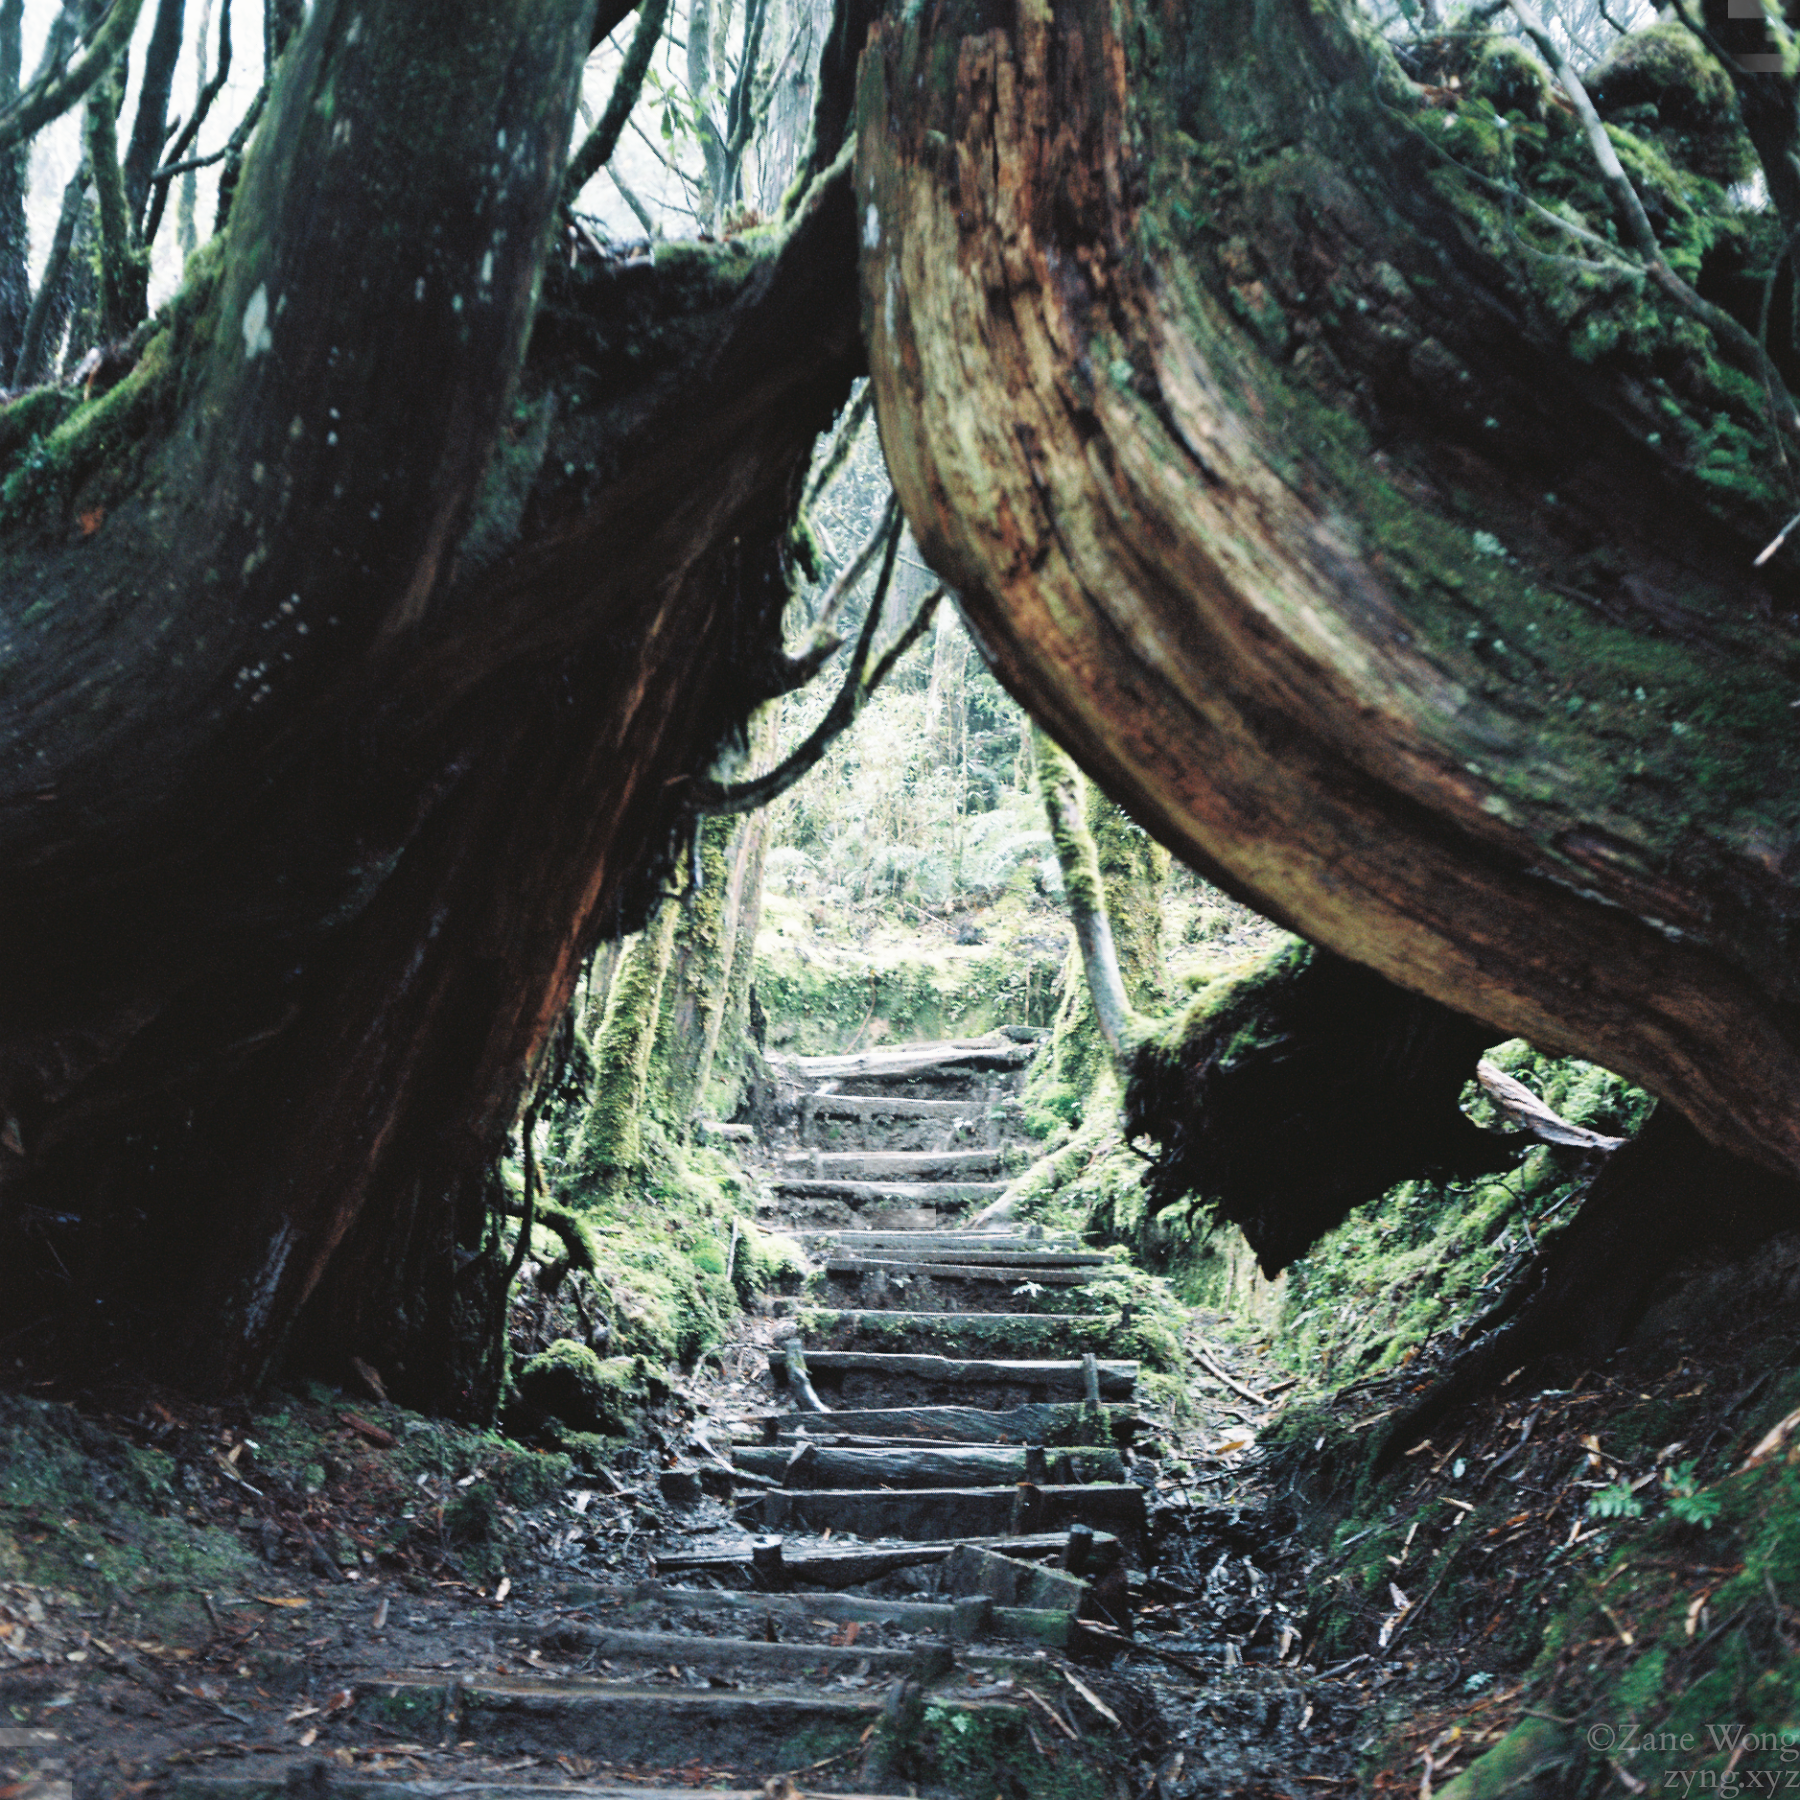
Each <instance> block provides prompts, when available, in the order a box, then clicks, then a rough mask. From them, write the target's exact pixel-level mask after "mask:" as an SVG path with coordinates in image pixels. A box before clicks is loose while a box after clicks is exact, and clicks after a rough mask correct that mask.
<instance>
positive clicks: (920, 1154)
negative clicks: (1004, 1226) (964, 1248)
mask: <svg viewBox="0 0 1800 1800" xmlns="http://www.w3.org/2000/svg"><path fill="white" fill-rule="evenodd" d="M1023 1161H1024V1158H1023V1157H1022V1155H1021V1154H1020V1153H1019V1152H1018V1151H1016V1150H1007V1149H1004V1148H1001V1147H999V1146H994V1147H989V1148H983V1149H976V1150H806V1151H800V1152H796V1153H795V1154H793V1155H791V1156H789V1157H788V1159H787V1162H786V1165H785V1167H784V1168H783V1169H782V1174H783V1176H784V1177H785V1176H788V1175H792V1176H795V1177H797V1178H799V1179H800V1180H806V1181H873V1182H892V1181H904V1182H907V1183H908V1184H911V1183H913V1182H918V1181H980V1180H982V1179H983V1178H984V1177H988V1176H993V1175H1001V1174H1004V1173H1005V1172H1006V1170H1007V1169H1008V1168H1010V1167H1016V1166H1018V1165H1019V1164H1021V1163H1022V1162H1023Z"/></svg>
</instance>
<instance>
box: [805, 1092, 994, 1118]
mask: <svg viewBox="0 0 1800 1800" xmlns="http://www.w3.org/2000/svg"><path fill="white" fill-rule="evenodd" d="M1015 1104H1016V1103H1015ZM794 1106H795V1110H796V1111H798V1112H799V1113H801V1114H802V1115H803V1116H808V1117H811V1118H815V1119H946V1120H952V1121H954V1120H957V1119H983V1120H984V1119H986V1118H987V1117H988V1115H989V1113H990V1112H991V1111H992V1108H991V1107H990V1105H989V1103H988V1102H987V1101H985V1100H908V1099H904V1098H902V1097H901V1096H899V1095H895V1096H894V1097H892V1098H891V1099H890V1098H889V1097H888V1096H887V1095H886V1094H802V1095H801V1096H800V1098H799V1099H798V1100H796V1101H795V1102H794Z"/></svg>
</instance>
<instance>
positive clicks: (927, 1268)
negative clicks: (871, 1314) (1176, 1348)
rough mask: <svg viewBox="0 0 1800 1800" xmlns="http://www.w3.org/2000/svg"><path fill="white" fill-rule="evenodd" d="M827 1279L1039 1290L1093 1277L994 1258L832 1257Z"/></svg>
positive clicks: (1083, 1282) (1077, 1271) (1083, 1284)
mask: <svg viewBox="0 0 1800 1800" xmlns="http://www.w3.org/2000/svg"><path fill="white" fill-rule="evenodd" d="M825 1272H826V1273H827V1274H828V1275H904V1276H906V1277H908V1278H909V1279H918V1280H925V1281H987V1282H1014V1283H1017V1282H1020V1281H1027V1280H1029V1281H1035V1282H1036V1283H1037V1284H1038V1286H1039V1287H1086V1286H1087V1284H1088V1283H1089V1282H1090V1281H1091V1280H1093V1276H1092V1275H1091V1274H1090V1273H1088V1272H1087V1271H1086V1270H1083V1269H1068V1268H1059V1267H1057V1266H1055V1265H1054V1264H1052V1265H1050V1266H1045V1265H1043V1264H1038V1263H1031V1262H1012V1261H1010V1260H1002V1259H1001V1258H999V1257H992V1258H990V1259H988V1260H987V1261H985V1262H981V1263H953V1262H935V1261H926V1260H924V1259H921V1260H920V1261H918V1262H901V1261H899V1260H897V1259H891V1258H888V1257H875V1256H833V1257H830V1258H828V1259H827V1261H826V1264H825Z"/></svg>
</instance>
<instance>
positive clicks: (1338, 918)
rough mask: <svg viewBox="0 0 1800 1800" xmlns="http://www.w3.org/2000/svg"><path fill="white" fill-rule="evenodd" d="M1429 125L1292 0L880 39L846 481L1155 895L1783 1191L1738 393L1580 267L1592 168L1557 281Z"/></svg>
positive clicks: (1343, 36)
mask: <svg viewBox="0 0 1800 1800" xmlns="http://www.w3.org/2000/svg"><path fill="white" fill-rule="evenodd" d="M1443 95H1444V91H1443V90H1441V89H1440V90H1438V91H1437V92H1436V93H1434V92H1433V91H1432V90H1431V88H1430V87H1429V86H1428V85H1421V84H1418V83H1415V82H1413V81H1411V80H1409V79H1408V78H1407V76H1406V75H1405V74H1404V72H1403V71H1402V69H1401V68H1400V66H1399V65H1398V64H1397V63H1396V61H1395V60H1394V57H1393V55H1392V53H1391V52H1390V51H1389V50H1388V49H1387V48H1386V47H1385V46H1383V45H1382V44H1380V43H1379V42H1378V41H1376V40H1375V39H1373V38H1372V37H1371V36H1370V35H1369V34H1368V33H1367V32H1365V31H1364V30H1363V29H1362V28H1361V27H1360V26H1359V25H1358V24H1357V22H1356V20H1355V18H1354V17H1353V14H1352V9H1351V8H1349V7H1348V6H1345V5H1341V4H1339V5H1325V6H1321V5H1316V4H1312V3H1311V0H1255V3H1253V4H1237V3H1231V0H1190V3H1189V4H1186V5H1155V4H1149V3H1148V0H1142V3H1132V0H1127V3H1126V4H1123V5H1120V6H1116V7H1112V8H1110V9H1104V10H1102V9H1093V8H1087V7H1078V6H1073V5H1068V6H1062V5H1046V6H1024V5H1022V6H1020V7H1019V8H1018V9H1017V10H1016V13H1015V11H1014V9H1012V8H992V7H988V8H951V7H944V6H940V7H928V8H923V9H911V10H910V11H909V12H908V14H907V15H906V17H905V19H904V20H900V19H894V20H889V21H887V22H885V23H884V24H883V25H882V27H881V28H880V30H879V32H878V34H877V36H876V38H875V40H874V42H873V45H872V48H871V51H870V53H869V54H868V56H867V57H866V58H865V60H864V64H863V71H862V87H861V91H860V96H859V105H858V117H859V121H860V133H861V135H860V144H859V152H858V163H857V202H858V208H859V214H860V216H861V222H862V243H863V245H864V249H863V291H864V326H865V332H866V335H867V338H868V345H869V356H870V365H871V373H872V378H873V382H874V386H875V389H876V394H877V405H878V409H879V414H880V420H881V429H882V440H883V444H884V447H885V449H886V451H887V456H888V462H889V466H890V469H891V471H892V474H893V478H894V481H895V484H896V487H897V489H898V491H899V493H900V495H901V499H902V502H903V504H904V506H905V508H906V511H907V516H908V518H909V520H910V522H911V523H912V525H913V529H914V531H915V533H916V534H917V536H918V539H919V541H920V544H921V546H922V547H923V548H924V550H925V552H926V554H927V556H928V557H929V558H930V559H931V560H932V561H933V563H934V565H935V566H936V567H937V568H938V569H939V570H940V572H941V573H942V574H943V575H944V576H945V578H946V579H947V580H948V581H949V582H950V583H951V585H952V586H953V587H954V588H955V590H956V591H957V592H958V594H959V595H960V598H961V601H962V604H963V606H964V608H965V610H966V612H967V614H968V616H969V618H970V620H971V623H972V626H973V628H974V630H975V631H976V633H977V635H978V637H979V639H980V641H981V642H982V643H983V644H984V645H985V646H986V648H987V650H988V652H989V654H990V656H991V657H992V659H993V660H994V662H995V664H996V667H997V669H998V671H999V672H1000V673H1001V675H1002V678H1003V679H1004V680H1005V681H1006V682H1007V684H1008V685H1009V686H1010V687H1011V688H1012V689H1013V690H1014V692H1015V693H1016V694H1017V695H1018V696H1019V697H1020V698H1021V699H1022V700H1023V701H1024V702H1025V704H1026V705H1027V706H1028V707H1029V708H1030V709H1031V710H1032V711H1033V712H1034V713H1035V714H1036V715H1037V716H1038V717H1040V718H1041V719H1044V720H1046V721H1048V722H1049V724H1050V725H1051V727H1052V729H1053V730H1054V731H1055V732H1056V734H1057V735H1058V736H1059V737H1060V738H1061V739H1062V740H1063V741H1064V742H1065V743H1066V744H1068V745H1069V746H1070V747H1071V748H1072V749H1073V750H1074V751H1075V752H1076V753H1077V754H1078V755H1079V756H1080V758H1081V760H1082V761H1083V762H1084V763H1085V764H1086V765H1087V766H1088V767H1089V769H1090V770H1091V771H1092V772H1093V773H1095V774H1096V775H1097V776H1098V777H1099V778H1100V779H1101V780H1102V781H1103V783H1104V784H1105V785H1106V786H1107V787H1108V788H1109V789H1110V790H1111V791H1112V792H1113V793H1114V794H1115V795H1117V796H1118V797H1120V798H1121V799H1122V800H1124V801H1125V802H1126V803H1127V804H1128V805H1129V806H1130V808H1131V810H1132V811H1133V813H1134V814H1135V815H1136V816H1137V817H1138V818H1139V819H1140V820H1142V821H1143V822H1144V823H1145V824H1146V825H1148V826H1149V827H1150V828H1151V829H1152V830H1154V831H1155V832H1156V833H1157V834H1158V835H1159V836H1160V837H1162V839H1163V840H1164V841H1165V842H1166V843H1168V844H1169V845H1170V846H1171V847H1172V848H1174V849H1175V850H1177V851H1178V852H1179V853H1180V854H1182V855H1183V856H1184V857H1186V858H1187V859H1188V860H1189V861H1190V862H1192V863H1194V864H1195V865H1196V866H1197V867H1199V868H1201V869H1202V870H1204V871H1206V872H1207V873H1209V874H1210V875H1212V876H1213V877H1214V878H1215V879H1217V880H1219V881H1220V882H1221V883H1222V885H1224V886H1226V887H1227V888H1229V889H1230V890H1231V891H1233V892H1235V893H1237V894H1238V895H1240V896H1242V897H1244V898H1246V899H1248V900H1250V901H1251V902H1252V903H1253V904H1255V905H1256V906H1257V907H1258V908H1259V909H1261V910H1262V911H1264V912H1266V913H1269V914H1270V915H1272V916H1274V917H1276V918H1278V919H1281V920H1282V921H1283V922H1285V923H1288V924H1290V925H1292V926H1293V927H1294V928H1295V929H1296V930H1299V931H1301V932H1302V933H1303V934H1305V935H1306V936H1308V937H1310V938H1312V939H1314V940H1316V941H1317V942H1319V943H1321V944H1324V945H1326V946H1329V947H1330V948H1332V949H1334V950H1337V951H1339V952H1341V953H1342V954H1344V955H1346V956H1348V957H1351V958H1352V959H1354V960H1356V961H1358V962H1361V963H1364V964H1366V965H1367V966H1369V967H1371V968H1374V969H1376V970H1378V971H1379V972H1381V973H1382V974H1384V975H1386V976H1388V977H1389V978H1390V979H1391V980H1393V981H1395V982H1396V983H1398V984H1399V985H1401V986H1403V987H1406V988H1410V989H1413V990H1415V991H1417V992H1422V993H1425V994H1429V995H1431V996H1433V997H1434V998H1436V999H1438V1000H1441V1001H1444V1002H1446V1003H1447V1004H1449V1005H1451V1006H1453V1007H1455V1008H1456V1009H1458V1010H1459V1011H1461V1012H1464V1013H1467V1014H1469V1015H1472V1016H1474V1017H1476V1018H1479V1019H1482V1020H1484V1021H1487V1022H1488V1023H1490V1024H1492V1025H1495V1026H1497V1027H1500V1028H1502V1029H1503V1030H1504V1031H1506V1032H1508V1033H1518V1034H1521V1035H1524V1036H1528V1037H1530V1038H1532V1039H1533V1040H1534V1041H1536V1042H1538V1043H1540V1044H1543V1045H1546V1046H1550V1047H1556V1048H1561V1049H1566V1050H1571V1051H1578V1052H1580V1053H1582V1054H1585V1055H1587V1056H1590V1057H1592V1058H1593V1059H1595V1060H1597V1061H1600V1062H1602V1063H1605V1064H1606V1065H1607V1066H1609V1067H1611V1068H1614V1069H1617V1070H1619V1071H1621V1072H1623V1073H1626V1074H1629V1075H1630V1076H1632V1077H1633V1078H1634V1079H1636V1080H1638V1081H1640V1082H1642V1083H1643V1084H1644V1085H1645V1086H1647V1087H1649V1088H1650V1089H1652V1090H1653V1091H1654V1092H1656V1093H1658V1094H1660V1095H1663V1096H1665V1097H1667V1098H1668V1099H1670V1100H1671V1101H1673V1102H1674V1103H1675V1104H1676V1105H1678V1106H1679V1107H1680V1108H1681V1109H1682V1111H1684V1112H1685V1113H1686V1114H1687V1115H1688V1116H1689V1117H1690V1118H1691V1119H1693V1120H1694V1121H1695V1123H1696V1124H1698V1125H1699V1126H1700V1127H1701V1129H1702V1130H1703V1131H1704V1132H1705V1133H1706V1134H1707V1135H1708V1136H1709V1137H1711V1138H1712V1139H1713V1140H1714V1141H1715V1142H1716V1143H1718V1144H1719V1145H1721V1146H1724V1147H1726V1148H1728V1149H1730V1150H1732V1151H1734V1152H1736V1153H1738V1154H1742V1155H1746V1156H1749V1157H1752V1158H1754V1159H1756V1160H1758V1161H1760V1162H1762V1163H1764V1164H1765V1165H1767V1166H1769V1167H1771V1168H1773V1169H1777V1170H1781V1171H1784V1172H1789V1173H1792V1172H1795V1171H1800V1017H1797V1015H1796V1012H1795V1002H1796V999H1800V984H1797V980H1796V967H1795V962H1794V958H1793V954H1792V947H1793V941H1794V940H1793V931H1794V924H1795V907H1796V893H1795V886H1794V876H1795V873H1796V872H1797V871H1800V780H1797V777H1800V761H1797V760H1796V750H1797V746H1796V744H1795V742H1794V738H1795V734H1794V731H1793V729H1792V724H1791V722H1792V719H1793V713H1792V711H1791V710H1790V708H1791V706H1792V705H1794V704H1796V703H1800V659H1797V657H1796V650H1797V648H1800V645H1797V643H1796V626H1797V625H1800V620H1797V619H1796V617H1795V609H1796V580H1795V565H1794V562H1793V558H1792V553H1791V551H1788V552H1784V553H1783V554H1781V555H1778V556H1777V557H1775V558H1774V559H1772V560H1771V561H1770V562H1769V563H1768V564H1766V565H1765V566H1763V567H1761V568H1760V569H1755V568H1753V567H1752V562H1753V559H1754V558H1755V556H1756V555H1757V552H1758V550H1759V549H1760V548H1761V547H1762V546H1763V545H1765V544H1767V543H1768V542H1769V541H1770V539H1771V538H1772V537H1773V536H1774V535H1775V533H1776V532H1777V530H1778V529H1779V528H1780V526H1781V524H1782V522H1783V519H1784V517H1785V516H1786V514H1787V513H1789V512H1791V511H1792V510H1793V507H1792V503H1791V500H1790V499H1789V496H1788V493H1787V490H1786V488H1785V487H1784V485H1783V480H1782V473H1781V471H1782V452H1781V451H1780V450H1778V449H1777V447H1776V446H1775V444H1774V443H1773V442H1772V439H1771V435H1770V431H1769V427H1768V424H1767V420H1766V415H1765V411H1764V399H1765V396H1763V395H1762V394H1761V393H1759V392H1758V390H1757V385H1756V384H1755V383H1754V382H1753V381H1751V380H1748V379H1746V372H1745V371H1743V370H1741V369H1739V368H1737V367H1735V366H1733V364H1732V362H1731V356H1732V354H1733V348H1732V346H1731V345H1730V344H1724V345H1721V343H1720V342H1719V340H1717V339H1716V338H1715V337H1714V336H1713V335H1712V334H1711V333H1709V332H1708V330H1707V329H1706V327H1705V326H1704V325H1702V324H1700V323H1699V322H1697V321H1696V320H1695V319H1694V318H1693V317H1692V315H1691V312H1689V311H1687V310H1684V309H1683V308H1682V307H1680V306H1679V305H1678V304H1677V303H1676V302H1675V301H1673V300H1671V299H1670V298H1669V296H1668V295H1667V294H1666V293H1664V292H1662V291H1660V290H1659V289H1658V288H1657V287H1656V286H1655V284H1654V283H1650V282H1646V281H1644V280H1642V279H1641V278H1639V277H1638V276H1637V275H1636V274H1635V273H1634V272H1632V271H1630V270H1629V269H1627V268H1626V267H1625V264H1626V263H1627V260H1628V259H1627V257H1626V255H1625V254H1624V253H1622V252H1618V251H1616V250H1613V249H1611V248H1610V247H1609V246H1610V245H1611V244H1612V243H1613V242H1614V235H1613V228H1612V224H1611V220H1610V217H1609V204H1608V200H1607V196H1606V191H1605V189H1604V186H1603V184H1602V182H1601V181H1600V178H1599V175H1598V173H1597V172H1589V174H1588V176H1587V178H1586V179H1587V186H1588V190H1589V195H1588V199H1587V214H1586V224H1585V225H1583V226H1582V227H1581V228H1582V229H1584V230H1586V231H1587V232H1588V234H1589V236H1590V237H1591V238H1592V239H1593V240H1594V242H1596V243H1598V244H1600V245H1601V246H1602V248H1603V249H1604V250H1605V257H1604V259H1603V258H1602V257H1601V255H1600V254H1599V253H1598V252H1595V251H1594V250H1593V249H1592V247H1591V246H1589V247H1587V248H1585V249H1584V248H1583V247H1582V246H1581V245H1580V244H1579V243H1578V242H1576V241H1574V240H1573V239H1572V238H1571V237H1570V235H1569V233H1568V232H1567V231H1565V230H1563V229H1562V228H1561V226H1559V225H1558V226H1546V225H1544V224H1543V222H1542V221H1537V220H1536V219H1535V215H1533V214H1531V213H1529V211H1528V210H1527V209H1526V208H1525V207H1523V206H1522V205H1520V206H1514V205H1513V204H1512V203H1511V201H1510V200H1509V199H1508V198H1507V194H1508V191H1509V189H1510V188H1511V187H1512V186H1514V185H1517V181H1518V179H1519V178H1518V177H1517V176H1516V174H1515V173H1514V172H1513V169H1512V165H1511V164H1510V163H1509V162H1508V158H1510V157H1513V156H1515V155H1516V154H1517V152H1516V150H1515V149H1514V148H1513V144H1514V143H1515V142H1516V141H1518V140H1520V139H1522V138H1523V137H1524V136H1525V132H1524V130H1523V129H1522V128H1521V126H1520V124H1519V123H1518V122H1516V121H1514V122H1509V123H1497V122H1496V121H1497V119H1498V117H1499V115H1498V114H1497V113H1496V110H1495V107H1494V106H1493V105H1492V104H1491V103H1488V104H1485V105H1484V104H1483V103H1482V102H1480V101H1478V100H1477V99H1476V97H1475V96H1474V95H1473V94H1472V93H1470V92H1468V91H1467V90H1466V89H1465V90H1464V91H1463V93H1462V98H1461V101H1460V106H1461V114H1460V119H1459V115H1458V110H1457V109H1458V103H1457V102H1456V101H1455V100H1454V99H1452V100H1451V101H1450V103H1449V104H1448V105H1446V103H1445V100H1444V97H1443ZM1790 103H1791V96H1790ZM1539 112H1540V123H1538V124H1537V125H1536V126H1535V127H1533V128H1532V129H1533V130H1534V131H1535V134H1536V138H1537V139H1539V140H1542V142H1543V144H1544V146H1545V149H1544V152H1543V154H1544V155H1545V157H1549V156H1551V155H1555V156H1556V157H1558V158H1560V159H1562V160H1563V161H1564V163H1565V164H1567V166H1568V167H1570V168H1575V167H1576V165H1575V164H1574V163H1570V162H1569V161H1568V159H1569V156H1570V155H1571V134H1574V133H1577V132H1578V126H1576V124H1575V123H1574V122H1573V121H1572V120H1569V119H1567V117H1566V115H1565V114H1564V113H1563V112H1562V111H1561V110H1560V109H1558V108H1556V107H1554V106H1551V107H1547V108H1546V107H1543V106H1542V105H1541V103H1540V106H1539ZM1509 130H1511V131H1512V133H1513V139H1512V140H1509V139H1508V137H1507V135H1506V134H1507V132H1508V131H1509ZM1459 134H1460V135H1459ZM1484 164H1485V167H1484V166H1483V165H1484ZM1465 165H1467V167H1465ZM1644 166H1646V165H1645V163H1644V162H1643V161H1642V160H1640V162H1639V167H1640V168H1642V167H1644ZM1571 179H1572V180H1575V181H1577V182H1579V180H1580V179H1581V176H1580V175H1579V173H1577V174H1576V175H1574V176H1572V177H1571ZM1570 222H1572V221H1570ZM1540 238H1541V239H1543V240H1544V241H1542V242H1540V241H1537V240H1538V239H1540ZM1572 251H1580V253H1581V257H1582V259H1583V260H1585V261H1586V262H1589V263H1591V264H1592V265H1593V266H1592V267H1591V268H1577V269H1570V268H1569V267H1568V266H1567V265H1568V264H1569V263H1570V261H1571V260H1572V259H1571V252H1572ZM1606 332H1610V334H1611V335H1610V341H1609V340H1608V338H1607V337H1606V336H1605V335H1604V334H1605V333H1606ZM1791 448H1792V447H1791V446H1788V447H1787V449H1788V450H1789V451H1790V452H1791Z"/></svg>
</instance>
